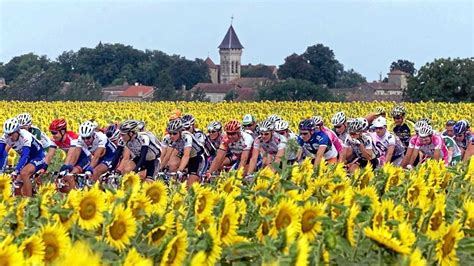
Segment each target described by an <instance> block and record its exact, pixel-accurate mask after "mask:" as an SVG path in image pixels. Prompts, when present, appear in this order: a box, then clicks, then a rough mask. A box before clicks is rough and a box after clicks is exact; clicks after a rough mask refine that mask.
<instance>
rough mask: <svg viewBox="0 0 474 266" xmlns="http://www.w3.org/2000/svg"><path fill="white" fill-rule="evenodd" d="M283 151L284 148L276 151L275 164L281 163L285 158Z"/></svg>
mask: <svg viewBox="0 0 474 266" xmlns="http://www.w3.org/2000/svg"><path fill="white" fill-rule="evenodd" d="M285 150H286V148H283V149H279V150H278V152H277V154H276V155H275V163H277V164H279V163H280V162H281V158H283V156H285Z"/></svg>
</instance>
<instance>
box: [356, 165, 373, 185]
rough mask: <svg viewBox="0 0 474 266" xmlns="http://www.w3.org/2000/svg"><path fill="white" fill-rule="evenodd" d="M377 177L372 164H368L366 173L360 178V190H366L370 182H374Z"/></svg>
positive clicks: (365, 169)
mask: <svg viewBox="0 0 474 266" xmlns="http://www.w3.org/2000/svg"><path fill="white" fill-rule="evenodd" d="M374 177H375V174H374V171H373V169H372V165H371V164H367V166H366V167H365V168H364V172H363V173H362V174H361V175H359V176H358V178H357V179H358V183H359V188H360V189H364V188H366V187H368V186H369V184H370V181H372V180H373V179H374Z"/></svg>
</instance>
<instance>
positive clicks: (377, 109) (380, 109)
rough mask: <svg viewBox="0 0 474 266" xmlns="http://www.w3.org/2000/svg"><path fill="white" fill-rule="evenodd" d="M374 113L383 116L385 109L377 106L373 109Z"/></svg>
mask: <svg viewBox="0 0 474 266" xmlns="http://www.w3.org/2000/svg"><path fill="white" fill-rule="evenodd" d="M374 113H375V114H376V115H381V114H385V108H383V107H382V106H377V107H375V110H374Z"/></svg>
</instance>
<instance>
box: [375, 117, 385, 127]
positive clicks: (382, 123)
mask: <svg viewBox="0 0 474 266" xmlns="http://www.w3.org/2000/svg"><path fill="white" fill-rule="evenodd" d="M372 126H374V127H386V126H387V119H385V118H384V117H383V116H380V117H377V118H376V119H375V120H374V122H372Z"/></svg>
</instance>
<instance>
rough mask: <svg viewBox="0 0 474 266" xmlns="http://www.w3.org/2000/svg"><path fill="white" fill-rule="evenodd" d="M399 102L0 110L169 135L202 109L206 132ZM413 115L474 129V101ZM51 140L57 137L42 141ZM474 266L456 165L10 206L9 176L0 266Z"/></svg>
mask: <svg viewBox="0 0 474 266" xmlns="http://www.w3.org/2000/svg"><path fill="white" fill-rule="evenodd" d="M394 104H395V103H315V102H299V103H290V102H283V103H275V102H263V103H220V104H210V103H184V102H183V103H171V102H169V103H130V102H128V103H93V102H82V103H81V102H58V103H47V102H33V103H26V102H0V118H1V120H2V121H4V120H5V119H7V118H10V117H12V116H14V115H17V114H19V113H22V112H29V113H31V114H32V116H33V124H35V125H37V126H39V127H40V128H41V129H43V130H45V131H46V129H47V127H48V124H49V122H50V121H51V120H52V119H54V118H56V117H65V118H66V119H67V120H68V122H69V124H70V128H71V129H73V130H77V128H78V126H79V123H81V122H83V121H84V120H88V119H91V118H94V119H96V120H97V121H98V122H99V125H101V126H105V125H106V124H107V123H109V122H113V121H122V120H124V119H128V118H133V119H141V120H144V121H146V123H147V128H148V129H149V130H151V131H153V132H155V133H156V134H157V135H158V136H160V135H161V134H160V133H161V132H163V130H164V128H165V125H166V121H167V116H168V113H169V112H170V111H171V110H173V109H175V108H179V109H181V110H182V111H183V112H184V113H188V112H189V113H192V114H193V115H194V116H195V117H196V119H197V122H198V123H199V125H201V127H204V126H205V125H207V123H208V122H210V121H213V120H219V121H222V122H225V121H226V120H228V119H232V118H237V119H240V118H241V117H242V116H243V115H244V114H245V113H252V114H255V115H256V116H257V118H258V119H262V118H264V117H266V116H267V115H269V114H271V113H275V114H279V115H281V116H282V117H283V118H285V119H288V120H289V121H291V124H292V127H293V128H296V125H297V123H298V122H299V120H300V119H301V118H303V117H309V116H313V115H315V114H318V115H321V116H323V117H324V118H325V122H326V123H328V124H329V119H330V118H331V116H332V115H333V114H334V113H335V112H337V111H345V112H346V114H347V115H348V116H352V117H356V116H363V115H365V114H367V113H368V112H370V111H371V110H373V109H374V108H375V107H376V106H383V107H385V109H386V110H387V111H388V112H389V110H390V109H391V108H392V107H393V106H394ZM405 106H406V108H407V109H408V118H412V119H413V120H416V119H419V118H421V117H428V118H430V119H432V121H433V122H434V125H435V127H436V128H438V129H441V128H442V126H443V124H444V122H445V121H446V120H448V119H455V120H456V119H468V120H469V121H472V120H473V113H474V104H447V103H417V104H406V105H405ZM46 132H47V131H46ZM472 261H474V159H471V161H470V162H469V163H468V164H459V165H458V166H456V167H454V168H452V167H451V168H447V167H445V166H444V165H443V164H442V163H439V162H437V161H428V162H427V163H426V164H423V165H422V166H420V167H417V168H415V169H414V170H410V171H407V170H404V169H402V168H398V167H394V166H391V165H390V164H387V165H385V166H384V167H383V168H382V169H378V170H373V169H370V168H369V167H368V168H365V169H361V170H358V171H356V172H355V173H354V174H351V175H348V174H347V173H346V172H345V170H344V168H343V165H326V164H325V163H324V162H321V164H320V166H319V167H318V168H317V169H313V166H312V164H311V162H310V161H308V160H306V161H303V162H302V163H301V164H295V165H290V166H285V167H284V168H283V170H281V171H278V172H276V173H274V172H272V171H271V170H269V169H267V168H266V169H263V170H261V171H260V172H259V173H257V174H256V177H255V179H254V180H253V181H251V182H246V181H244V179H243V178H242V172H229V173H223V174H221V176H219V177H218V178H216V179H215V180H214V181H213V182H211V183H210V184H205V185H200V184H195V185H193V186H192V187H191V188H186V187H185V185H184V184H178V183H171V184H170V185H168V186H167V185H165V183H163V182H160V181H156V182H153V183H141V182H140V178H139V176H138V175H136V174H133V173H131V174H127V175H125V176H123V178H122V186H121V188H120V189H118V190H113V189H110V188H99V187H98V186H95V187H93V188H91V189H89V190H84V191H72V192H70V193H69V194H61V193H58V192H56V188H55V185H54V184H53V183H48V182H46V183H43V185H42V186H41V187H40V188H39V193H38V194H37V195H36V196H35V197H32V198H21V197H12V196H11V179H10V176H8V175H0V265H44V264H46V265H71V266H72V265H88V266H89V265H134V266H138V265H375V264H377V265H416V266H422V265H458V264H459V265H470V263H471V262H472Z"/></svg>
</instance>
